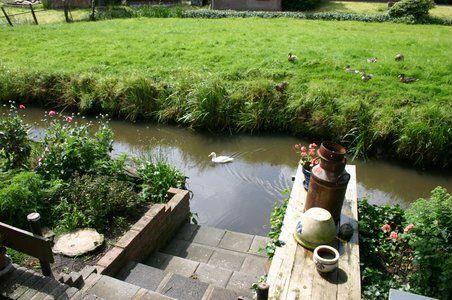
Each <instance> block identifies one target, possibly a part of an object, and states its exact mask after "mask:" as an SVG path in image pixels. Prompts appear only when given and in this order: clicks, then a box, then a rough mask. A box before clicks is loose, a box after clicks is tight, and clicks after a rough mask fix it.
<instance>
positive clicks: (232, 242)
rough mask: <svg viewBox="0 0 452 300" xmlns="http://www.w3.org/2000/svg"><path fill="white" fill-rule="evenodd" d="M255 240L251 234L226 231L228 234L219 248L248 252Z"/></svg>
mask: <svg viewBox="0 0 452 300" xmlns="http://www.w3.org/2000/svg"><path fill="white" fill-rule="evenodd" d="M253 238H254V236H253V235H250V234H245V233H240V232H232V231H226V234H225V235H224V237H223V238H222V239H221V242H220V244H219V247H220V248H223V249H228V250H234V251H240V252H248V250H249V249H250V247H251V243H252V242H253Z"/></svg>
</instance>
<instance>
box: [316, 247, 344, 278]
mask: <svg viewBox="0 0 452 300" xmlns="http://www.w3.org/2000/svg"><path fill="white" fill-rule="evenodd" d="M313 259H314V263H315V267H316V269H317V271H318V272H319V273H330V272H333V271H334V270H336V268H337V264H338V262H339V252H338V251H337V250H336V249H334V248H333V247H331V246H326V245H321V246H318V247H317V248H315V249H314V255H313Z"/></svg>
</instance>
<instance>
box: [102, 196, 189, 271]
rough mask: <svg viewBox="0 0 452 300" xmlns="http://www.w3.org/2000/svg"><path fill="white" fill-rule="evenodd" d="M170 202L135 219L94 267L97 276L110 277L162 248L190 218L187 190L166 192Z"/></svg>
mask: <svg viewBox="0 0 452 300" xmlns="http://www.w3.org/2000/svg"><path fill="white" fill-rule="evenodd" d="M168 194H169V195H170V196H171V199H170V200H169V201H168V202H167V203H166V204H162V203H158V204H154V205H152V206H151V208H150V209H149V210H148V211H147V212H146V213H145V214H144V215H143V216H142V217H141V219H139V220H138V221H137V222H136V223H135V224H134V225H133V226H132V227H131V229H130V230H129V231H127V232H126V233H125V234H124V235H123V236H122V237H121V238H120V239H119V240H118V241H116V243H115V244H114V245H113V247H112V248H111V249H110V250H109V251H108V252H107V253H106V254H105V255H104V256H103V257H102V258H101V259H100V260H99V261H98V262H97V263H96V269H97V273H99V274H103V275H109V276H114V275H116V274H117V273H118V272H119V271H120V270H121V268H122V267H123V266H125V265H126V264H127V263H128V262H129V261H138V262H139V261H142V260H143V259H144V258H146V257H147V256H148V255H150V254H151V253H152V252H154V251H155V250H157V249H158V248H160V247H162V246H164V245H165V244H166V242H167V241H168V240H169V239H170V238H171V237H172V236H173V235H174V233H175V232H176V230H177V229H178V228H179V227H180V226H181V225H182V224H183V223H184V222H185V221H188V219H189V216H190V194H189V191H188V190H182V189H176V188H170V189H169V190H168Z"/></svg>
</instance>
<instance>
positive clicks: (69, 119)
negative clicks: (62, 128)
mask: <svg viewBox="0 0 452 300" xmlns="http://www.w3.org/2000/svg"><path fill="white" fill-rule="evenodd" d="M73 120H74V119H73V118H72V117H66V122H68V123H71V122H72V121H73Z"/></svg>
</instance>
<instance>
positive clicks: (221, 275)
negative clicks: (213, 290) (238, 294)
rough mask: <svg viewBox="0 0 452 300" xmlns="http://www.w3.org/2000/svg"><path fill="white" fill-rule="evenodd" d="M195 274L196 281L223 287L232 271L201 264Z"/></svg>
mask: <svg viewBox="0 0 452 300" xmlns="http://www.w3.org/2000/svg"><path fill="white" fill-rule="evenodd" d="M195 274H196V276H197V279H198V280H201V281H202V282H205V283H210V284H214V285H216V286H220V287H225V286H226V284H227V283H228V280H229V278H231V276H232V271H230V270H226V269H223V268H219V267H216V266H212V265H208V264H204V263H201V264H200V265H199V267H198V269H196V272H195Z"/></svg>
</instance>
